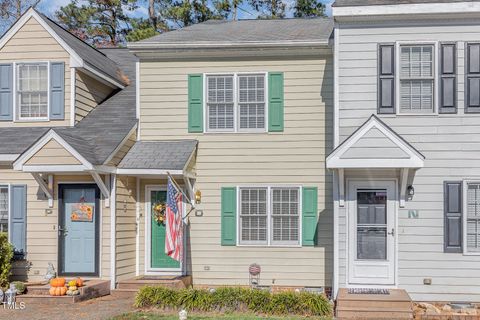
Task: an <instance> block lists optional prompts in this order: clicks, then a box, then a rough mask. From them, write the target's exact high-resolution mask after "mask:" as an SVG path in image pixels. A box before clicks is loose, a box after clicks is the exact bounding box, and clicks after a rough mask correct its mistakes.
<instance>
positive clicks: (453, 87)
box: [438, 43, 457, 113]
mask: <svg viewBox="0 0 480 320" xmlns="http://www.w3.org/2000/svg"><path fill="white" fill-rule="evenodd" d="M456 51H457V46H456V45H455V43H442V44H440V68H439V71H440V99H439V104H440V105H439V110H438V111H439V113H457V63H456V57H457V53H456Z"/></svg>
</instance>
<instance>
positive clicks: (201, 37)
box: [134, 18, 333, 46]
mask: <svg viewBox="0 0 480 320" xmlns="http://www.w3.org/2000/svg"><path fill="white" fill-rule="evenodd" d="M332 31H333V20H332V19H330V18H310V19H268V20H267V19H258V20H238V21H223V20H209V21H207V22H203V23H199V24H195V25H192V26H189V27H186V28H182V29H178V30H174V31H170V32H166V33H162V34H160V35H157V36H154V37H152V38H149V39H145V40H142V41H139V42H136V43H134V46H141V45H142V44H151V43H158V44H166V43H169V44H184V43H212V44H217V43H239V42H240V43H242V42H244V43H249V42H267V43H271V42H282V41H288V42H305V41H312V42H326V41H328V40H329V39H330V35H331V34H332Z"/></svg>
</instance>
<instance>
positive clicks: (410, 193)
mask: <svg viewBox="0 0 480 320" xmlns="http://www.w3.org/2000/svg"><path fill="white" fill-rule="evenodd" d="M407 195H408V196H409V197H410V198H412V197H413V196H414V195H415V188H414V187H413V186H408V187H407Z"/></svg>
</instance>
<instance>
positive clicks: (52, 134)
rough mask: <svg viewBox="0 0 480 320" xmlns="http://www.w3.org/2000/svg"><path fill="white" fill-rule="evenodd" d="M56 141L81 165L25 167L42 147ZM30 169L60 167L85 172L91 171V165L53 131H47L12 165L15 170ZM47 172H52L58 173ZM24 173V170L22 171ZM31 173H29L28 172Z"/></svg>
mask: <svg viewBox="0 0 480 320" xmlns="http://www.w3.org/2000/svg"><path fill="white" fill-rule="evenodd" d="M52 139H53V140H55V141H57V142H58V143H59V144H60V145H61V146H62V147H64V148H65V149H66V150H67V151H68V152H69V153H70V154H71V155H72V156H73V157H75V158H76V159H77V160H78V161H79V162H80V163H81V164H82V165H81V166H79V165H68V166H26V165H25V163H26V162H27V161H28V160H29V159H30V158H31V157H33V156H34V155H35V154H36V153H37V152H38V151H39V150H40V149H41V148H42V147H44V146H45V145H46V144H47V143H48V142H49V141H50V140H52ZM27 167H30V168H31V169H33V168H34V167H51V169H52V170H54V169H55V168H60V167H67V168H70V169H74V167H75V169H78V170H77V171H85V170H93V165H92V164H91V163H90V162H88V161H87V160H86V159H85V158H84V157H83V156H82V155H81V154H80V153H78V151H77V150H75V149H74V148H73V147H72V146H70V145H69V144H68V143H67V142H66V141H65V140H64V139H63V138H62V137H61V136H60V135H58V134H57V133H56V132H55V131H54V130H50V131H48V132H47V133H46V134H45V135H44V136H43V137H42V138H40V140H38V141H37V142H36V143H35V144H34V145H33V146H32V147H30V148H29V149H28V150H27V151H25V152H24V153H23V154H22V155H21V156H20V157H19V158H18V159H17V160H16V161H15V162H14V163H13V168H14V169H15V170H19V171H22V170H24V168H27ZM52 170H50V171H48V172H54V171H59V170H58V169H57V170H54V171H52ZM24 171H25V170H24ZM29 172H31V171H29Z"/></svg>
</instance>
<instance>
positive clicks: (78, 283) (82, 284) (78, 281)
mask: <svg viewBox="0 0 480 320" xmlns="http://www.w3.org/2000/svg"><path fill="white" fill-rule="evenodd" d="M76 281H77V287H83V286H84V283H83V279H82V278H77V280H76Z"/></svg>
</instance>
